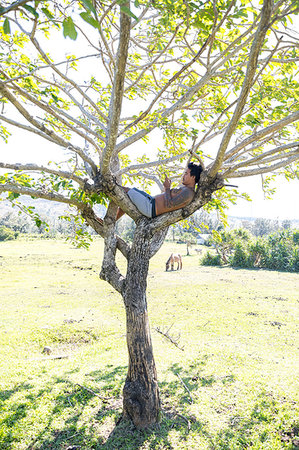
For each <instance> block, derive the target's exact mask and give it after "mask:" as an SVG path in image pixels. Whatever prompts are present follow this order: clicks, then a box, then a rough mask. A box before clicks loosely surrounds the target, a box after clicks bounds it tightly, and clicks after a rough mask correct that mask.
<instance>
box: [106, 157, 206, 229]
mask: <svg viewBox="0 0 299 450" xmlns="http://www.w3.org/2000/svg"><path fill="white" fill-rule="evenodd" d="M202 170H203V169H202V167H201V166H200V165H197V164H194V163H189V164H188V167H187V169H186V170H185V172H184V174H183V180H182V184H183V185H182V186H180V187H178V188H176V189H170V186H171V180H170V179H169V178H168V177H167V176H166V177H165V181H164V183H163V186H164V189H165V192H163V193H162V194H158V195H156V196H155V197H152V196H151V195H149V194H147V193H146V192H143V191H140V190H139V189H136V188H127V187H124V186H122V188H123V190H124V191H125V192H126V193H127V195H128V197H129V198H130V200H131V202H132V203H133V204H134V205H135V206H136V208H137V209H138V211H140V212H141V214H143V215H144V216H146V217H148V218H150V219H152V218H154V217H156V216H159V215H160V214H163V213H166V212H170V211H175V210H176V209H180V208H183V207H184V206H187V205H189V203H191V201H192V200H193V197H194V194H195V185H196V184H197V183H198V182H199V179H200V174H201V172H202ZM123 214H124V211H123V210H122V209H120V208H118V211H117V215H116V220H118V219H119V218H120V217H121V216H122V215H123ZM97 220H98V221H99V222H100V223H101V224H102V223H103V221H102V219H99V218H97Z"/></svg>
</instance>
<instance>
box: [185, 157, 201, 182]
mask: <svg viewBox="0 0 299 450" xmlns="http://www.w3.org/2000/svg"><path fill="white" fill-rule="evenodd" d="M188 169H190V175H191V177H195V184H196V183H198V182H199V179H200V174H201V172H202V167H201V166H198V165H197V164H194V163H192V162H191V163H189V164H188Z"/></svg>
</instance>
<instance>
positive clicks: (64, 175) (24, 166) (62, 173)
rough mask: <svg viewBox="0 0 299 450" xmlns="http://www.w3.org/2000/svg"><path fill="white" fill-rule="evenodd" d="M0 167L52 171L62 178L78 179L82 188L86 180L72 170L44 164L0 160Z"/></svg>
mask: <svg viewBox="0 0 299 450" xmlns="http://www.w3.org/2000/svg"><path fill="white" fill-rule="evenodd" d="M0 168H1V169H12V170H22V171H27V172H28V171H29V172H31V171H33V172H45V173H51V174H53V175H58V176H59V177H61V178H67V179H68V180H74V181H76V182H77V183H78V184H79V185H80V186H81V188H83V187H84V185H85V180H83V178H81V177H79V176H78V175H75V174H74V173H71V172H65V171H63V170H55V169H50V168H48V167H44V166H37V165H36V164H19V163H16V164H6V163H3V162H0Z"/></svg>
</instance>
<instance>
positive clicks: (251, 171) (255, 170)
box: [229, 152, 299, 178]
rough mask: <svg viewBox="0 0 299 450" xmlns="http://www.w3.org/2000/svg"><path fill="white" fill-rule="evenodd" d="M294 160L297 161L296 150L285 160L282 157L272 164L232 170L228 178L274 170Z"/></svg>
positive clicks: (298, 159) (297, 154)
mask: <svg viewBox="0 0 299 450" xmlns="http://www.w3.org/2000/svg"><path fill="white" fill-rule="evenodd" d="M295 161H299V153H298V152H296V155H295V156H292V157H290V158H288V159H287V160H285V159H283V161H280V162H278V163H276V164H273V165H272V166H266V167H260V168H257V169H251V170H243V171H240V172H233V173H232V174H231V175H230V176H229V177H230V178H240V177H251V176H253V175H259V174H261V173H270V172H274V170H277V169H281V168H282V167H286V166H288V165H290V164H292V163H293V162H295Z"/></svg>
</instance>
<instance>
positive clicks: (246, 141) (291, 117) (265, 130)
mask: <svg viewBox="0 0 299 450" xmlns="http://www.w3.org/2000/svg"><path fill="white" fill-rule="evenodd" d="M297 120H299V111H296V112H294V113H293V114H290V115H289V116H287V117H284V118H283V119H281V120H280V121H278V122H276V123H274V124H273V125H270V126H269V127H266V128H263V129H262V130H260V131H258V132H256V133H254V134H252V135H251V136H248V137H247V138H246V139H244V141H242V142H240V144H238V145H236V146H235V147H233V148H232V149H231V150H230V151H229V152H227V153H226V155H225V157H224V161H227V160H228V159H230V158H232V157H233V156H234V155H236V154H237V153H238V152H239V151H240V150H242V149H243V148H244V147H246V146H247V145H249V144H251V143H252V142H256V141H258V140H260V139H262V138H263V137H265V136H267V135H269V134H272V133H274V132H275V131H278V130H281V129H282V128H284V127H285V126H287V125H289V124H291V123H293V122H296V121H297ZM249 150H250V149H249Z"/></svg>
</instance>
